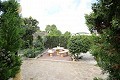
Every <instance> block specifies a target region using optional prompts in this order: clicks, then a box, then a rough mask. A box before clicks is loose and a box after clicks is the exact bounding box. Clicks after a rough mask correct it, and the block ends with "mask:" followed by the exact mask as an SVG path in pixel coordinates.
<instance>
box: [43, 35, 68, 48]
mask: <svg viewBox="0 0 120 80" xmlns="http://www.w3.org/2000/svg"><path fill="white" fill-rule="evenodd" d="M69 39H70V37H66V36H46V41H45V42H44V45H45V48H53V47H56V46H62V47H64V48H67V44H68V41H69Z"/></svg>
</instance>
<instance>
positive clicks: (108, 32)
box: [86, 0, 120, 80]
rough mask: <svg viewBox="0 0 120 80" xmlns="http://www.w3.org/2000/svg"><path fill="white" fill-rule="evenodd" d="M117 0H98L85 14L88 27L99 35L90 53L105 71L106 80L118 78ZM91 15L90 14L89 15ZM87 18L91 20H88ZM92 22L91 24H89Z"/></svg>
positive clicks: (119, 30)
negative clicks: (106, 74)
mask: <svg viewBox="0 0 120 80" xmlns="http://www.w3.org/2000/svg"><path fill="white" fill-rule="evenodd" d="M118 3H119V0H98V2H97V3H94V4H93V6H92V9H93V13H91V14H90V15H87V17H86V21H87V22H86V23H87V25H88V27H89V29H91V28H93V29H94V30H97V32H98V33H99V36H98V38H97V42H96V41H95V39H96V38H95V37H94V38H93V39H94V41H95V43H94V45H93V47H92V54H93V55H94V56H95V57H96V58H97V62H98V65H99V66H100V67H101V68H102V70H103V71H104V72H106V73H109V76H108V80H119V79H120V45H118V44H120V5H119V4H118ZM91 15H92V16H91ZM89 20H91V21H90V22H89ZM91 24H92V26H91Z"/></svg>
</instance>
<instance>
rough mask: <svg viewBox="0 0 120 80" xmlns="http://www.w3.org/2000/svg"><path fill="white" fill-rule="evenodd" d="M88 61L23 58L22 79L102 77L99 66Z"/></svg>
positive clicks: (77, 79) (52, 79) (61, 79)
mask: <svg viewBox="0 0 120 80" xmlns="http://www.w3.org/2000/svg"><path fill="white" fill-rule="evenodd" d="M88 61H89V60H88ZM88 61H86V60H84V59H83V60H81V61H79V62H72V61H53V60H42V59H36V60H25V61H23V64H22V76H23V80H93V78H94V77H102V76H103V75H101V70H100V68H99V67H96V66H94V65H95V64H93V63H92V64H91V63H88Z"/></svg>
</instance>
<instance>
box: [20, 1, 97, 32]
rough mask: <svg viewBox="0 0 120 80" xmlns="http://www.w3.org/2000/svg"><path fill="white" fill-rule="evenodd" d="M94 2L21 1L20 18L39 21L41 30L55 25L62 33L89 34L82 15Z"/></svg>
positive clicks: (87, 11) (87, 12)
mask: <svg viewBox="0 0 120 80" xmlns="http://www.w3.org/2000/svg"><path fill="white" fill-rule="evenodd" d="M93 2H95V0H21V1H20V3H21V6H22V16H23V17H29V16H32V17H33V18H35V19H37V20H38V21H39V26H40V29H41V30H44V29H45V27H46V25H48V24H49V25H52V24H55V25H56V26H57V28H58V29H59V30H61V31H62V32H63V33H64V32H65V31H70V32H71V33H77V32H89V31H88V28H87V26H86V24H85V18H84V14H89V13H90V12H91V11H92V10H91V3H93Z"/></svg>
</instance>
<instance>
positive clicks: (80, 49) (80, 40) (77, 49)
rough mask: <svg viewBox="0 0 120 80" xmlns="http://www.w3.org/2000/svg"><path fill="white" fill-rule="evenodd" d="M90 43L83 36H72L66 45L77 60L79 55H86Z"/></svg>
mask: <svg viewBox="0 0 120 80" xmlns="http://www.w3.org/2000/svg"><path fill="white" fill-rule="evenodd" d="M89 44H90V41H89V39H88V37H87V36H85V35H76V36H72V38H71V39H70V41H69V43H68V49H69V51H70V52H71V54H72V55H74V57H75V58H76V59H78V57H79V55H80V53H86V52H87V51H88V50H89V48H90V46H89Z"/></svg>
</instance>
